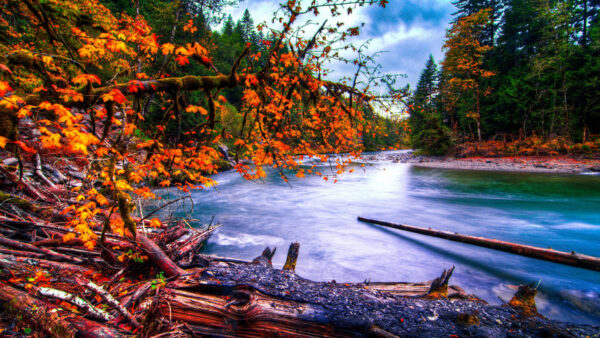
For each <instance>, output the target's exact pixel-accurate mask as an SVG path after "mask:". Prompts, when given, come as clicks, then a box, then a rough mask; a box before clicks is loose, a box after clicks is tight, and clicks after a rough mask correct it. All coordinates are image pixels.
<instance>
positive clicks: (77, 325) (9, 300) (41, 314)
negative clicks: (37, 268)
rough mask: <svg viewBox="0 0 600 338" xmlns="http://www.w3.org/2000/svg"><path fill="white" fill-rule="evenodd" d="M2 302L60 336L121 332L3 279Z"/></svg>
mask: <svg viewBox="0 0 600 338" xmlns="http://www.w3.org/2000/svg"><path fill="white" fill-rule="evenodd" d="M0 301H2V302H4V303H6V304H7V307H8V311H14V312H17V313H19V314H21V315H24V316H25V317H27V318H28V319H29V320H30V321H32V322H33V323H35V324H36V325H37V326H38V327H39V329H40V331H43V332H45V333H47V334H49V335H51V336H55V337H57V336H59V337H76V336H77V337H79V336H84V337H120V336H122V334H121V333H120V332H119V331H118V330H116V329H114V328H112V327H109V326H106V325H102V324H100V323H98V322H95V321H93V320H89V319H86V318H84V317H81V316H78V315H75V314H73V313H71V312H69V311H66V310H62V309H61V308H59V307H57V306H55V305H51V304H49V303H47V302H45V301H43V300H40V299H37V298H35V297H33V296H31V295H29V294H28V293H26V292H24V291H20V290H18V289H15V288H13V287H11V286H9V285H7V284H5V283H4V282H1V281H0Z"/></svg>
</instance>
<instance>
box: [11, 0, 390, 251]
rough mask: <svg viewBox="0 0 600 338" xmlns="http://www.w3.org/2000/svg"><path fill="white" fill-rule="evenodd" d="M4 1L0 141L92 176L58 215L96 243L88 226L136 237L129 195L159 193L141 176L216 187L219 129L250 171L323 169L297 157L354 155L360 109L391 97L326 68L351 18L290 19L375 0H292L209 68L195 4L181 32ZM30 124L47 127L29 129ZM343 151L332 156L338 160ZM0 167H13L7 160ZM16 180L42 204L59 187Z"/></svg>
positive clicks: (82, 0)
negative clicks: (232, 103) (40, 190)
mask: <svg viewBox="0 0 600 338" xmlns="http://www.w3.org/2000/svg"><path fill="white" fill-rule="evenodd" d="M0 3H1V5H2V6H0V20H1V21H0V26H1V29H2V33H3V34H2V41H1V43H0V55H3V57H2V58H1V60H0V72H1V80H0V98H1V100H0V108H1V110H2V113H1V115H0V116H1V118H0V119H1V121H0V146H1V147H2V148H4V149H5V151H10V152H12V153H13V154H14V155H15V156H17V157H18V158H19V163H23V165H25V166H27V165H28V163H32V161H34V159H35V158H41V160H42V161H44V162H50V161H53V162H54V161H59V162H60V161H69V162H71V163H77V164H78V165H80V166H81V168H82V169H83V171H84V176H85V180H84V184H83V186H81V187H77V188H75V191H76V193H77V196H76V198H75V199H74V200H72V201H69V202H66V205H65V210H64V211H63V214H65V215H66V216H67V218H68V219H69V221H68V224H69V225H70V226H71V227H73V228H74V229H75V230H76V231H77V233H78V234H79V235H78V236H79V238H80V239H81V240H83V241H84V242H85V243H86V245H87V246H90V247H93V246H94V245H96V242H97V240H98V238H97V236H96V235H95V234H94V232H92V230H93V229H100V228H101V229H102V230H103V234H104V232H106V231H112V232H115V233H118V234H124V235H129V236H133V237H135V235H136V226H137V225H138V224H139V222H142V221H143V219H141V217H138V216H141V215H139V213H135V212H134V211H135V210H136V208H137V206H136V204H135V203H134V201H135V200H137V199H144V198H155V195H154V193H153V192H152V190H150V188H149V187H148V185H146V184H142V183H143V182H148V183H152V182H154V183H155V184H159V185H160V186H177V187H178V188H180V189H182V190H184V191H187V190H189V189H192V188H202V187H208V186H211V185H214V184H215V182H214V181H213V180H212V179H211V178H210V177H209V176H208V174H212V173H215V172H216V170H217V168H218V163H219V161H221V158H220V155H219V153H218V151H217V150H216V145H217V144H218V143H219V142H221V141H222V140H229V142H231V143H232V144H234V145H235V149H234V151H235V153H236V155H237V157H238V158H240V159H246V160H247V161H250V162H252V163H253V165H252V166H251V165H248V164H245V163H247V162H238V163H237V164H236V165H235V169H236V170H237V171H238V172H239V173H240V174H241V175H243V176H244V177H245V178H247V179H259V178H261V177H264V176H265V175H266V174H265V169H266V167H273V168H276V169H277V170H279V171H280V174H281V176H282V178H283V179H286V171H285V170H295V171H294V172H295V174H296V175H297V176H299V177H302V176H304V175H305V174H309V173H313V174H317V175H323V174H322V173H318V172H316V171H314V170H313V169H312V168H311V169H305V168H300V167H299V165H298V162H297V155H301V154H302V155H308V156H318V157H320V158H321V159H323V160H326V155H325V154H327V153H335V152H345V153H350V154H353V155H358V153H359V152H360V150H361V146H362V144H361V134H362V133H367V132H370V125H369V121H366V120H365V118H364V112H365V111H373V108H372V105H373V102H374V100H376V99H378V98H382V97H384V96H382V95H381V94H380V93H378V94H377V95H374V94H371V93H369V92H368V91H365V88H363V87H361V86H358V85H356V86H351V85H347V84H344V83H337V82H332V81H329V80H326V77H324V76H323V75H324V74H323V71H322V70H323V65H324V63H326V62H327V60H329V59H330V58H331V57H332V56H333V54H334V53H335V52H336V50H335V49H333V48H331V44H330V43H331V41H335V42H344V41H347V40H348V39H349V38H350V37H351V36H355V35H357V34H358V31H359V30H358V28H357V27H348V28H346V29H344V28H343V27H344V24H343V22H337V23H333V24H331V26H326V24H319V26H317V29H316V30H315V32H314V34H313V35H311V36H308V37H307V36H305V35H303V34H300V33H299V32H300V30H301V29H303V28H305V27H304V26H302V25H301V26H299V27H296V26H297V24H298V18H299V17H300V16H302V15H318V14H319V12H320V11H329V12H330V13H332V15H333V17H334V18H339V16H340V15H341V13H346V11H347V8H356V7H359V6H364V5H368V4H372V3H373V2H371V1H351V2H348V3H346V2H345V1H342V0H339V1H323V2H312V3H311V4H309V5H303V4H301V3H300V2H296V1H289V2H287V3H286V4H284V5H283V6H282V7H281V8H280V10H279V11H278V12H277V14H276V17H275V18H274V22H280V23H281V28H280V29H270V30H269V35H270V36H272V37H273V40H272V42H269V43H268V44H267V45H265V47H266V48H265V50H264V51H260V52H253V51H252V50H251V48H250V47H251V46H250V45H248V46H246V47H245V48H244V49H243V50H242V51H241V53H240V54H239V55H237V57H236V59H235V60H233V61H232V62H231V64H230V67H229V69H227V70H226V71H224V70H223V69H222V68H221V69H219V68H217V67H215V60H214V55H213V52H214V47H213V46H212V45H210V42H209V41H208V42H207V41H203V40H198V39H197V37H196V36H195V34H196V33H197V30H198V28H197V27H196V26H195V22H194V20H193V13H187V12H177V11H176V12H177V13H174V14H175V17H176V19H177V18H179V19H180V20H175V23H179V22H182V27H181V29H177V32H178V33H177V39H174V38H173V36H174V35H171V34H168V35H163V36H159V35H157V34H156V33H155V32H154V31H153V29H152V27H151V26H150V25H149V24H148V22H147V21H146V20H145V18H144V16H143V15H142V14H140V13H137V12H136V13H135V14H134V15H130V14H127V13H126V12H123V13H120V14H119V16H118V17H116V16H115V15H113V13H111V11H110V10H109V9H107V8H106V7H104V6H103V5H102V4H101V3H100V2H99V1H98V0H75V1H69V2H65V1H60V0H48V1H43V2H42V1H39V2H38V1H35V0H23V1H21V0H2V1H1V2H0ZM385 3H386V2H385V1H382V2H381V5H385ZM173 27H176V28H177V27H179V26H173ZM260 28H261V29H263V30H266V29H267V28H266V27H264V26H261V27H260ZM325 33H327V36H325ZM186 39H187V40H186ZM204 43H207V44H204ZM287 46H289V48H288V47H287ZM261 54H262V55H261ZM261 60H262V61H261ZM349 61H350V62H352V60H349ZM200 69H202V70H201V71H200ZM192 71H193V73H190V72H192ZM172 74H181V76H173V75H172ZM317 74H318V75H319V76H318V77H316V76H315V75H317ZM365 83H369V81H365ZM227 88H240V89H241V90H242V95H243V96H242V102H241V106H240V108H239V111H238V113H239V120H240V121H241V123H240V126H239V129H237V130H235V131H232V130H228V129H226V128H223V127H222V125H220V122H221V121H220V118H221V117H222V116H223V114H222V112H223V110H224V109H227V102H226V101H227V100H226V98H225V97H224V96H223V95H222V92H223V90H225V89H227ZM388 97H396V96H388ZM150 113H152V114H150ZM184 116H195V118H193V119H192V118H190V119H188V120H187V121H188V123H189V121H191V122H193V124H190V125H184V124H182V120H183V119H184ZM150 117H152V119H153V120H152V121H153V122H152V123H151V124H148V123H145V122H144V121H145V120H146V119H147V118H150ZM172 128H175V130H176V132H175V133H170V132H169V130H172ZM32 130H35V131H36V133H38V134H39V135H40V136H39V137H37V138H36V137H33V138H32V137H30V136H29V135H30V133H31V131H32ZM348 161H349V159H348V160H338V162H337V163H336V165H337V170H338V171H339V172H342V171H343V170H344V167H345V165H346V164H347V163H348ZM23 165H20V168H17V171H19V170H21V172H22V170H23ZM2 168H3V170H4V171H5V172H8V173H9V176H10V177H13V176H12V175H13V174H12V171H13V170H14V169H13V168H8V167H6V168H5V167H4V165H3V166H2ZM324 178H325V179H327V177H326V176H325V177H324ZM20 184H24V185H26V186H29V187H30V188H31V189H29V190H27V189H26V190H27V191H30V195H35V196H32V197H34V198H37V199H40V200H41V201H42V202H43V201H50V200H52V199H53V197H52V196H45V195H44V194H37V195H36V194H34V193H31V191H35V189H34V187H33V186H32V185H31V183H30V182H28V180H27V179H26V178H22V180H21V181H20ZM150 224H151V225H155V226H159V225H160V222H159V221H158V220H153V221H152V222H150ZM68 239H70V238H67V239H66V240H68ZM101 239H102V238H101Z"/></svg>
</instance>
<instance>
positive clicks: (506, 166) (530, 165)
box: [364, 152, 600, 174]
mask: <svg viewBox="0 0 600 338" xmlns="http://www.w3.org/2000/svg"><path fill="white" fill-rule="evenodd" d="M364 159H365V160H367V161H391V162H393V163H412V164H413V165H415V166H417V167H424V168H441V169H457V170H484V171H512V172H535V173H557V174H600V161H599V160H588V159H575V158H568V157H563V156H560V157H559V156H556V157H541V156H540V157H538V156H519V157H468V158H442V157H432V156H419V155H414V153H412V152H408V153H392V154H377V155H367V156H364Z"/></svg>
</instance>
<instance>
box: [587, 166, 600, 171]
mask: <svg viewBox="0 0 600 338" xmlns="http://www.w3.org/2000/svg"><path fill="white" fill-rule="evenodd" d="M588 170H589V171H591V172H593V173H600V165H597V166H594V167H589V168H588Z"/></svg>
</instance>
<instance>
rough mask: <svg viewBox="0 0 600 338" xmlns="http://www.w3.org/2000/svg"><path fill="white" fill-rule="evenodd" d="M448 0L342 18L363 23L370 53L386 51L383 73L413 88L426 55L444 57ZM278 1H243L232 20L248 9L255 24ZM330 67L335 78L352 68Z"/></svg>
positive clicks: (403, 3)
mask: <svg viewBox="0 0 600 338" xmlns="http://www.w3.org/2000/svg"><path fill="white" fill-rule="evenodd" d="M450 1H451V0H390V2H389V3H388V4H387V6H386V8H381V7H379V6H371V7H368V8H361V9H359V10H355V11H354V12H353V14H352V16H351V17H345V18H344V21H345V22H347V24H348V25H347V26H351V25H358V24H360V23H363V22H364V23H365V25H364V27H363V28H362V34H361V37H360V38H359V39H360V41H364V40H367V39H371V43H370V48H369V52H370V53H374V52H376V51H385V52H386V53H382V54H381V55H380V57H379V59H378V61H379V63H380V64H381V65H382V72H384V73H392V74H406V76H407V77H406V78H405V79H400V81H401V84H403V85H404V84H406V83H409V84H410V85H411V88H414V86H415V84H416V82H417V81H418V78H419V74H420V72H421V70H422V69H423V66H424V65H425V62H426V61H427V58H428V57H429V54H433V56H434V58H435V59H436V60H437V61H440V60H441V59H442V58H443V53H442V51H441V48H442V43H443V39H444V36H445V32H446V29H447V28H448V27H449V25H450V21H451V20H452V13H453V12H455V10H456V8H455V7H454V6H453V5H452V4H451V2H450ZM279 2H280V1H277V0H245V1H242V2H241V3H240V4H239V6H238V7H237V8H235V9H233V10H232V11H231V14H232V16H233V18H234V20H238V19H240V18H241V17H242V14H243V12H244V10H245V9H248V10H249V11H250V14H251V15H252V17H253V19H254V21H255V23H260V22H263V21H269V20H270V19H271V18H272V14H273V11H274V10H275V9H277V8H278V3H279ZM360 41H356V42H360ZM331 68H332V69H333V70H334V71H333V72H332V76H333V77H335V78H339V77H342V76H343V75H350V74H352V73H353V70H354V68H353V67H350V66H347V65H332V66H331Z"/></svg>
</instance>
